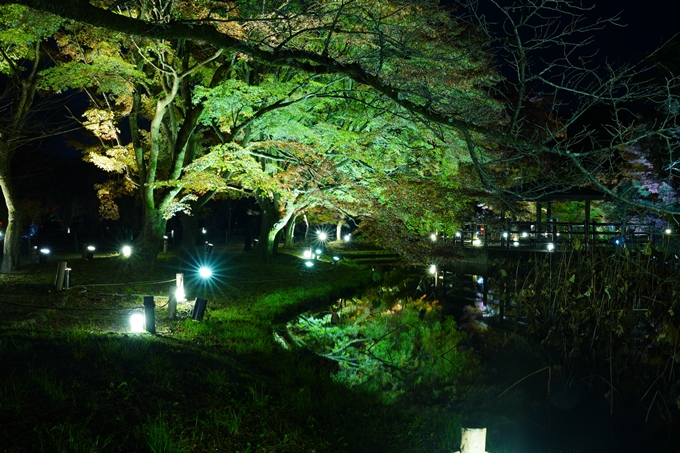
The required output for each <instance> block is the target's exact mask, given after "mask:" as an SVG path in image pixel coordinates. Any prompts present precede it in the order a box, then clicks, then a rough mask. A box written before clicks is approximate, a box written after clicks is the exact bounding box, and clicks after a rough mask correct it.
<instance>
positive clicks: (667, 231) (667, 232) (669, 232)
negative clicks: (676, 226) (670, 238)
mask: <svg viewBox="0 0 680 453" xmlns="http://www.w3.org/2000/svg"><path fill="white" fill-rule="evenodd" d="M672 232H673V231H672V230H671V229H670V228H666V231H664V233H666V234H671V233H672Z"/></svg>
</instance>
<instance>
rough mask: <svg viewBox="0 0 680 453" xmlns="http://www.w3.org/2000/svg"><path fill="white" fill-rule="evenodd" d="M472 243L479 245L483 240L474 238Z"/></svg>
mask: <svg viewBox="0 0 680 453" xmlns="http://www.w3.org/2000/svg"><path fill="white" fill-rule="evenodd" d="M472 245H474V246H475V247H479V246H480V245H482V240H481V239H479V238H477V239H474V240H473V241H472Z"/></svg>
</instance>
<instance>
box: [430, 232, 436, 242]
mask: <svg viewBox="0 0 680 453" xmlns="http://www.w3.org/2000/svg"><path fill="white" fill-rule="evenodd" d="M430 239H432V242H436V241H437V235H436V234H434V233H432V234H431V235H430Z"/></svg>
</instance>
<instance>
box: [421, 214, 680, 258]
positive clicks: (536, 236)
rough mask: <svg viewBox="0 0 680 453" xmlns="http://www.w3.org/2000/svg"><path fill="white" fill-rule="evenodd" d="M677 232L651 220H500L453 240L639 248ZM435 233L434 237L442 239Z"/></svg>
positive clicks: (503, 245) (471, 227)
mask: <svg viewBox="0 0 680 453" xmlns="http://www.w3.org/2000/svg"><path fill="white" fill-rule="evenodd" d="M673 236H674V234H673V231H672V230H670V229H659V228H657V227H656V226H655V225H650V224H632V223H597V222H592V223H586V222H583V223H574V222H557V221H554V222H552V221H549V222H506V223H505V224H503V225H498V224H492V225H490V224H467V225H465V226H464V227H463V228H462V229H460V230H459V231H457V232H456V233H455V235H454V236H453V237H449V238H447V237H442V238H441V239H444V240H452V241H454V243H456V244H460V245H462V246H464V247H476V248H493V249H507V250H515V251H527V250H532V251H545V252H552V251H559V250H560V249H564V248H566V247H565V246H572V247H575V248H577V249H578V248H581V247H621V248H625V247H628V248H639V247H644V246H646V245H647V243H652V244H653V245H655V246H659V245H662V244H668V243H669V242H670V241H671V240H672V238H673ZM439 239H440V238H439V237H436V236H433V237H432V240H439Z"/></svg>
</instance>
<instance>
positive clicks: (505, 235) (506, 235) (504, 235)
mask: <svg viewBox="0 0 680 453" xmlns="http://www.w3.org/2000/svg"><path fill="white" fill-rule="evenodd" d="M503 237H504V238H505V239H507V238H508V232H507V231H503Z"/></svg>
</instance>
